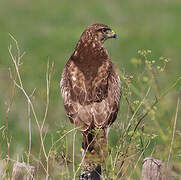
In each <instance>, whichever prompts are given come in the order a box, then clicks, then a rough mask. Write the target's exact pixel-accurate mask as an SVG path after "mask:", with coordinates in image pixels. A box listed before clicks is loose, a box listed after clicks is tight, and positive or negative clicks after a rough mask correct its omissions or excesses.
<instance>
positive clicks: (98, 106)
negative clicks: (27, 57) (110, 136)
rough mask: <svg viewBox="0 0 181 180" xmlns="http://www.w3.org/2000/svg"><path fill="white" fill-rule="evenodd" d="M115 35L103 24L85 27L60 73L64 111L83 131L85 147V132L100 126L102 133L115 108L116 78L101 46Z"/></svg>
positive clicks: (117, 91) (118, 84) (116, 94)
mask: <svg viewBox="0 0 181 180" xmlns="http://www.w3.org/2000/svg"><path fill="white" fill-rule="evenodd" d="M115 37H116V35H115V33H114V32H113V31H112V30H111V29H110V28H109V27H108V26H106V25H104V24H93V25H91V26H89V27H88V28H87V29H86V30H85V31H84V32H83V33H82V35H81V37H80V40H79V41H78V43H77V45H76V48H75V50H74V52H73V54H72V56H71V57H70V59H69V60H68V62H67V64H66V66H65V68H64V70H63V73H62V79H61V84H60V86H61V93H62V97H63V102H64V106H65V109H66V113H67V115H68V117H69V119H70V121H71V122H72V123H74V124H75V125H76V127H79V128H80V130H81V131H82V132H83V134H84V137H85V138H84V145H85V146H87V144H88V143H90V141H92V137H90V138H89V136H90V135H89V132H91V131H92V129H94V128H98V129H104V130H105V136H106V133H107V129H108V127H109V126H110V125H111V124H112V123H113V122H114V121H115V119H116V117H117V113H118V110H119V102H120V97H121V85H120V79H119V76H118V74H117V72H116V70H115V67H114V66H113V64H112V62H111V60H110V58H109V56H108V53H107V51H106V49H105V48H104V46H103V43H104V41H105V40H106V39H108V38H115ZM86 138H87V139H88V140H86ZM86 141H87V142H86Z"/></svg>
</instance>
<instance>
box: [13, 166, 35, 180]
mask: <svg viewBox="0 0 181 180" xmlns="http://www.w3.org/2000/svg"><path fill="white" fill-rule="evenodd" d="M34 172H35V167H34V166H29V165H27V164H25V163H20V162H16V163H14V165H13V173H12V180H20V179H21V180H33V179H34Z"/></svg>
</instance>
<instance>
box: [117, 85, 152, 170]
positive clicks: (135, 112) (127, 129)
mask: <svg viewBox="0 0 181 180" xmlns="http://www.w3.org/2000/svg"><path fill="white" fill-rule="evenodd" d="M150 90H151V87H149V88H148V90H147V92H146V95H145V97H144V98H143V100H142V101H141V102H140V104H139V105H138V107H137V109H136V110H135V111H134V113H133V115H132V117H131V119H130V121H129V124H128V126H127V128H126V131H125V135H124V137H123V139H125V136H126V135H127V133H128V132H129V129H130V127H131V125H132V121H133V119H134V117H135V116H136V114H137V112H138V110H139V109H140V107H141V106H142V104H143V103H144V101H145V99H146V97H147V96H148V94H149V92H150ZM127 101H128V99H127ZM128 102H129V101H128ZM128 105H129V104H128ZM134 132H135V131H134ZM133 135H134V133H133ZM133 135H132V136H133ZM132 136H131V137H132ZM120 146H121V145H120ZM119 149H120V147H119V148H118V150H117V152H116V156H115V160H114V166H113V168H114V169H115V167H116V162H117V160H118V155H119ZM126 152H127V150H126ZM123 164H124V160H123V161H122V166H123Z"/></svg>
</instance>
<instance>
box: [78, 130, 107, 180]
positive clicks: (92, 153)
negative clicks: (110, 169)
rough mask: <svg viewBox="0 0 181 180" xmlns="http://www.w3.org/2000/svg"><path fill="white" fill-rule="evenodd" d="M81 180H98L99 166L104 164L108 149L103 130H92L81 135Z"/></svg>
mask: <svg viewBox="0 0 181 180" xmlns="http://www.w3.org/2000/svg"><path fill="white" fill-rule="evenodd" d="M82 149H83V152H82V156H83V158H84V160H83V170H82V173H81V178H82V180H85V179H86V180H93V179H94V180H100V175H101V165H102V164H103V163H104V162H105V160H106V157H107V153H108V147H107V138H106V131H105V129H94V130H92V131H91V132H90V131H89V132H86V133H83V143H82Z"/></svg>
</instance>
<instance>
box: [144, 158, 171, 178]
mask: <svg viewBox="0 0 181 180" xmlns="http://www.w3.org/2000/svg"><path fill="white" fill-rule="evenodd" d="M142 180H168V170H167V168H166V166H165V164H164V163H163V162H162V161H161V160H157V159H154V158H152V157H147V158H145V159H144V160H143V167H142Z"/></svg>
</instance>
